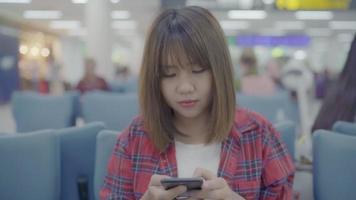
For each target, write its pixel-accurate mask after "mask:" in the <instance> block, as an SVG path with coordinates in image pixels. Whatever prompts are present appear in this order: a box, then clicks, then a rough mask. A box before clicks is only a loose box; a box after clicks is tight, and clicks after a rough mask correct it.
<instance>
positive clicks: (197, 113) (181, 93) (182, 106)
mask: <svg viewBox="0 0 356 200" xmlns="http://www.w3.org/2000/svg"><path fill="white" fill-rule="evenodd" d="M185 64H186V66H178V65H176V64H174V63H172V62H169V63H168V65H166V66H163V70H162V71H163V72H162V80H161V91H162V94H163V96H164V99H165V101H166V102H167V104H168V105H169V106H170V107H171V108H172V109H173V111H174V113H175V117H176V118H177V119H185V120H186V119H196V118H199V117H206V116H207V115H208V113H209V105H210V102H211V98H212V74H211V70H210V69H209V68H207V67H204V66H199V65H196V64H189V62H185Z"/></svg>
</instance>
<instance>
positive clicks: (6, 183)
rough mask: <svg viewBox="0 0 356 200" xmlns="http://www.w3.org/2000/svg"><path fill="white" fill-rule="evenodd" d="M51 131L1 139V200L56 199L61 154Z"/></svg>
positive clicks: (8, 136)
mask: <svg viewBox="0 0 356 200" xmlns="http://www.w3.org/2000/svg"><path fill="white" fill-rule="evenodd" d="M59 151H60V150H59V143H58V137H57V136H56V134H55V132H54V131H50V130H46V131H38V132H32V133H27V134H7V135H3V136H1V137H0V162H1V164H0V199H27V200H48V199H53V200H58V199H59V188H60V155H59V153H60V152H59Z"/></svg>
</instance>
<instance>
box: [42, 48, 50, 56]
mask: <svg viewBox="0 0 356 200" xmlns="http://www.w3.org/2000/svg"><path fill="white" fill-rule="evenodd" d="M49 54H50V51H49V49H48V48H43V49H41V56H43V57H48V56H49Z"/></svg>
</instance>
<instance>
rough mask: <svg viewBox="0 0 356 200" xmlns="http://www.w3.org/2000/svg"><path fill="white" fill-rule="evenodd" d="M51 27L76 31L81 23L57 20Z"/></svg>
mask: <svg viewBox="0 0 356 200" xmlns="http://www.w3.org/2000/svg"><path fill="white" fill-rule="evenodd" d="M49 26H50V27H51V28H53V29H76V28H79V27H80V22H79V21H75V20H55V21H52V22H51V23H50V24H49Z"/></svg>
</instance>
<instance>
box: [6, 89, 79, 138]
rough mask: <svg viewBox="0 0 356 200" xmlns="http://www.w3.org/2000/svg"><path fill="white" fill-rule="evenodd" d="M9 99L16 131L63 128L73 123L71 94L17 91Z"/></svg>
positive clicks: (72, 97)
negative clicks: (42, 93) (55, 94)
mask: <svg viewBox="0 0 356 200" xmlns="http://www.w3.org/2000/svg"><path fill="white" fill-rule="evenodd" d="M11 101H12V102H11V104H12V112H13V116H14V119H15V122H16V128H17V132H28V131H34V130H41V129H58V128H65V127H70V126H73V125H74V123H75V120H74V101H75V100H74V96H73V94H64V95H61V96H52V95H41V94H39V93H35V92H19V91H18V92H14V93H13V96H12V100H11Z"/></svg>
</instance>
